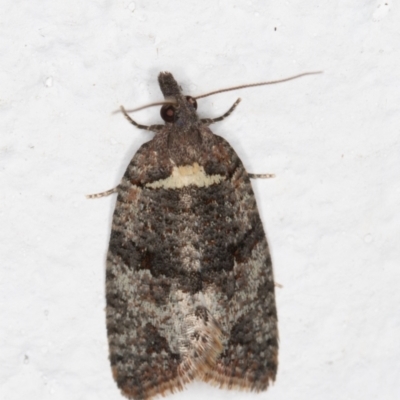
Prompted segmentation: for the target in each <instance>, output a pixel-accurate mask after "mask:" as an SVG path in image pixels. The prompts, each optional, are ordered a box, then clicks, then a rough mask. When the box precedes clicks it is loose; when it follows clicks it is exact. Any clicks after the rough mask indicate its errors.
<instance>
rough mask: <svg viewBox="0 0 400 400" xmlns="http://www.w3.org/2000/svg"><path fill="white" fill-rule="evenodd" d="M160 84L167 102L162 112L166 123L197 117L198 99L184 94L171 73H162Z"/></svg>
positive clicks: (159, 78) (159, 79) (159, 77)
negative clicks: (181, 118) (181, 117)
mask: <svg viewBox="0 0 400 400" xmlns="http://www.w3.org/2000/svg"><path fill="white" fill-rule="evenodd" d="M158 82H159V84H160V88H161V91H162V93H163V95H164V98H165V100H166V101H167V104H164V105H163V106H162V107H161V110H160V114H161V118H162V119H163V120H164V121H165V122H170V123H174V122H176V121H177V120H178V119H179V117H180V116H183V115H185V116H186V117H188V116H190V115H196V110H197V101H196V99H195V98H194V97H191V96H185V95H183V94H182V92H181V88H180V86H179V85H178V83H177V82H176V80H175V78H174V77H173V75H172V74H171V73H170V72H161V73H160V75H159V76H158Z"/></svg>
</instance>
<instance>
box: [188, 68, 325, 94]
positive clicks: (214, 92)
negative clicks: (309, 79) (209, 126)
mask: <svg viewBox="0 0 400 400" xmlns="http://www.w3.org/2000/svg"><path fill="white" fill-rule="evenodd" d="M322 72H323V71H315V72H303V73H302V74H298V75H294V76H290V77H289V78H284V79H278V80H276V81H268V82H259V83H250V84H248V85H239V86H233V87H230V88H227V89H220V90H215V91H213V92H209V93H206V94H202V95H201V96H196V97H194V98H195V99H196V100H198V99H202V98H203V97H208V96H211V95H213V94H217V93H222V92H230V91H231V90H237V89H244V88H249V87H253V86H264V85H274V84H275V83H282V82H287V81H291V80H293V79H297V78H301V77H302V76H306V75H316V74H322Z"/></svg>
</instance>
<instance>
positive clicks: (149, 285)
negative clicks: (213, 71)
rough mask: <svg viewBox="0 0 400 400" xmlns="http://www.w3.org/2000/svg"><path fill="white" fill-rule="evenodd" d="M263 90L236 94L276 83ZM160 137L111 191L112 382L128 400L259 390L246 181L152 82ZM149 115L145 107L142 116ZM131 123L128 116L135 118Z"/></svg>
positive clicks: (257, 282)
mask: <svg viewBox="0 0 400 400" xmlns="http://www.w3.org/2000/svg"><path fill="white" fill-rule="evenodd" d="M308 74H312V73H305V74H301V75H297V76H295V77H291V78H287V79H283V80H280V81H272V82H263V83H258V84H254V85H244V86H239V87H235V88H230V89H225V90H221V91H226V90H233V89H240V88H242V87H249V86H258V85H265V84H272V83H278V82H282V81H286V80H290V79H295V78H297V77H299V76H303V75H308ZM158 81H159V84H160V88H161V91H162V93H163V95H164V98H165V101H164V102H162V103H156V104H161V105H162V107H161V116H162V118H163V120H164V121H165V125H151V126H145V125H140V124H138V123H136V122H135V121H134V120H133V119H131V117H130V116H129V115H128V113H127V112H126V111H125V110H124V109H123V108H122V107H121V109H122V112H123V113H124V115H125V117H126V118H127V119H128V120H129V121H130V122H131V123H132V124H133V125H135V126H137V127H138V128H142V129H147V130H149V131H153V132H154V133H155V136H154V137H153V139H152V140H150V141H149V142H147V143H145V144H143V145H142V146H141V148H140V149H139V150H138V151H137V153H136V154H135V155H134V157H133V158H132V160H131V162H130V163H129V165H128V168H127V170H126V172H125V174H124V176H123V178H122V181H121V183H120V184H119V185H118V186H117V187H116V188H114V189H111V190H109V191H107V192H104V193H99V194H97V195H90V196H88V197H91V198H94V197H102V196H105V195H108V194H111V193H118V198H117V203H116V206H115V211H114V217H113V222H112V230H111V237H110V244H109V249H108V255H107V267H106V299H107V307H106V314H107V334H108V342H109V349H110V362H111V367H112V372H113V376H114V378H115V380H116V382H117V385H118V387H119V388H120V389H121V391H122V393H123V394H124V395H125V396H127V397H128V398H130V399H135V400H146V399H149V398H151V397H153V396H155V395H158V394H162V395H163V394H165V393H168V392H174V391H177V390H182V389H183V387H184V385H185V384H186V383H189V382H190V381H192V380H194V379H199V380H202V381H206V382H210V383H211V384H213V385H216V386H218V387H221V388H227V389H241V390H251V391H256V392H258V391H262V390H266V389H267V387H268V385H269V383H270V382H271V381H274V380H275V376H276V372H277V366H278V328H277V313H276V306H275V295H274V278H273V271H272V264H271V257H270V252H269V248H268V244H267V240H266V237H265V233H264V229H263V226H262V223H261V219H260V216H259V213H258V210H257V205H256V200H255V197H254V193H253V190H252V187H251V183H250V178H256V177H264V178H265V177H271V175H255V174H250V173H248V172H247V171H246V169H245V168H244V166H243V164H242V162H241V160H240V159H239V157H238V155H237V154H236V152H235V151H234V150H233V149H232V147H231V146H230V145H229V143H228V142H227V141H226V140H225V139H223V138H222V137H220V136H217V135H215V134H213V133H212V132H211V130H210V129H209V125H210V124H212V123H214V122H217V121H221V120H222V119H224V118H225V117H226V116H228V115H229V114H230V113H231V112H232V111H233V110H234V108H235V107H236V105H237V104H238V103H239V101H240V99H238V101H236V103H235V104H234V105H233V106H232V107H231V109H230V110H229V111H228V112H227V113H225V114H224V115H223V116H222V117H219V118H215V119H201V118H199V116H198V115H197V112H196V109H197V101H196V99H199V98H201V97H205V96H208V95H210V94H214V93H218V92H221V91H216V92H212V93H209V94H206V95H203V96H198V97H196V98H194V97H190V96H186V95H184V94H182V93H181V89H180V87H179V85H178V84H177V82H176V81H175V79H174V77H173V76H172V74H171V73H169V72H162V73H160V75H159V77H158ZM152 105H154V104H152ZM133 111H135V110H133Z"/></svg>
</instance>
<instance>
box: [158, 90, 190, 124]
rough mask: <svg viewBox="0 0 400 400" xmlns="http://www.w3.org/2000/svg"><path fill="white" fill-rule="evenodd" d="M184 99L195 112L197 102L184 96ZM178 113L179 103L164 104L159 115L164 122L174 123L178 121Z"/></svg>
mask: <svg viewBox="0 0 400 400" xmlns="http://www.w3.org/2000/svg"><path fill="white" fill-rule="evenodd" d="M184 98H185V100H186V102H187V103H188V105H189V107H191V108H193V109H194V110H197V101H196V99H195V98H193V97H191V96H184ZM179 111H180V104H179V102H174V103H170V104H164V105H163V106H162V107H161V109H160V115H161V118H162V119H163V120H164V121H165V122H175V121H176V120H177V119H178V116H179Z"/></svg>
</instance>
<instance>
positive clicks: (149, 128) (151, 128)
mask: <svg viewBox="0 0 400 400" xmlns="http://www.w3.org/2000/svg"><path fill="white" fill-rule="evenodd" d="M120 108H121V111H122V113H123V114H124V116H125V118H126V119H127V120H128V121H129V122H130V123H131V124H132V125H135V126H136V127H137V128H139V129H144V130H146V131H152V132H159V131H161V129H163V128H164V125H141V124H138V123H137V122H136V121H134V120H133V119H132V118H131V117H130V116H129V115H128V113H127V112H126V110H125V108H124V107H123V106H121V107H120Z"/></svg>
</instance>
